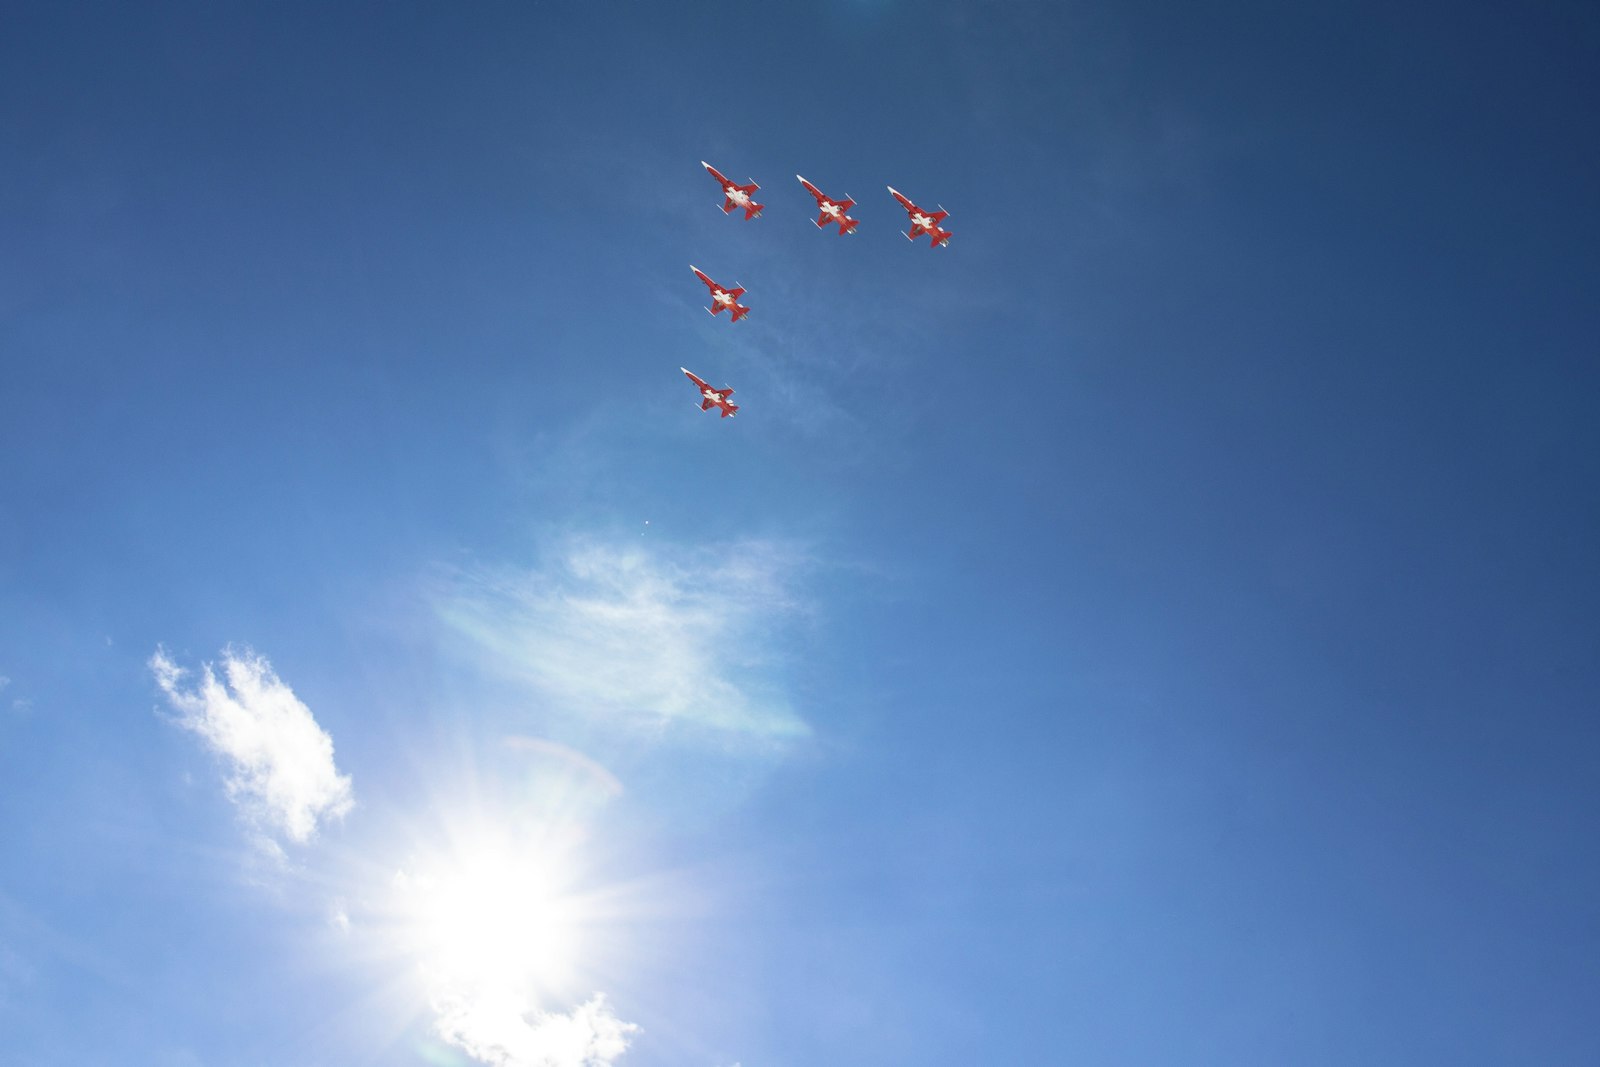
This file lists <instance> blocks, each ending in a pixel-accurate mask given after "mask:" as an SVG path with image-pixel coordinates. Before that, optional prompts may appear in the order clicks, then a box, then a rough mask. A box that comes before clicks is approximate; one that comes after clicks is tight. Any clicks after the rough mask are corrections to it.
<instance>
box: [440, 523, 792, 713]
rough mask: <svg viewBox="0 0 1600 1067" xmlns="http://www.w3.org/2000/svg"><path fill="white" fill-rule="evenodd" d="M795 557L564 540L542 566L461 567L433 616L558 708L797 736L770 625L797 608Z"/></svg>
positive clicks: (754, 549) (780, 549)
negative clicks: (779, 675)
mask: <svg viewBox="0 0 1600 1067" xmlns="http://www.w3.org/2000/svg"><path fill="white" fill-rule="evenodd" d="M803 562H804V559H803V556H802V555H801V554H799V553H798V552H796V551H794V550H793V549H792V548H790V547H788V546H784V545H780V544H775V543H772V542H744V543H740V544H735V545H729V546H724V547H721V548H716V549H713V550H710V551H706V552H704V553H699V554H694V555H680V556H674V555H672V554H671V553H670V551H668V550H661V549H647V548H639V547H629V548H619V547H613V546H609V545H605V544H599V543H593V542H585V543H572V544H569V545H568V546H567V548H566V549H565V551H563V552H561V553H559V554H558V556H557V559H556V560H555V562H554V563H553V564H552V565H551V566H548V567H546V568H544V569H541V570H531V571H518V570H497V571H480V572H476V573H469V574H463V575H460V576H459V581H458V582H457V583H456V584H455V585H454V586H453V587H451V588H450V589H449V590H448V591H447V592H446V594H445V595H444V596H443V597H442V598H441V602H440V613H441V616H442V617H443V618H444V619H445V620H446V621H447V622H448V623H449V624H450V625H451V626H452V627H453V628H455V629H456V630H457V631H458V632H459V633H461V634H463V635H465V636H466V637H468V638H469V639H470V640H471V642H472V644H473V647H474V648H475V649H476V650H477V651H478V652H479V653H480V654H481V656H482V658H483V660H484V664H485V666H487V667H488V668H489V669H491V670H493V671H495V672H497V673H499V674H501V675H503V676H506V677H511V678H514V679H516V680H518V681H521V682H524V683H526V684H528V685H529V686H530V687H532V688H534V689H535V690H537V691H538V692H540V693H542V694H543V695H545V696H546V697H547V698H549V699H550V700H551V702H552V704H553V705H554V706H556V707H557V708H564V709H567V710H572V711H584V712H587V713H591V714H592V713H615V714H620V715H631V716H635V717H646V718H653V719H656V720H658V721H663V722H665V723H668V724H674V723H677V724H684V725H695V726H700V727H710V728H714V729H716V730H719V731H723V732H728V733H744V734H749V735H755V736H761V737H767V738H784V737H798V736H803V735H804V734H806V733H808V732H809V731H808V728H807V726H806V724H805V722H804V721H803V720H802V719H801V718H800V716H799V715H798V714H796V712H795V711H794V709H793V708H792V707H790V705H789V702H788V700H787V698H786V696H785V695H784V694H783V692H782V690H781V687H780V685H779V684H778V683H777V680H776V677H775V675H776V670H777V668H778V667H779V660H780V657H779V656H778V654H777V640H776V634H777V630H778V629H779V627H780V626H781V625H782V624H783V623H784V621H785V620H786V619H787V618H789V617H790V616H792V615H793V614H794V613H795V612H796V611H797V610H798V609H799V608H800V602H799V600H798V598H797V597H796V596H795V594H794V592H793V589H794V585H795V582H796V579H797V575H798V573H799V571H800V570H801V569H802V567H803Z"/></svg>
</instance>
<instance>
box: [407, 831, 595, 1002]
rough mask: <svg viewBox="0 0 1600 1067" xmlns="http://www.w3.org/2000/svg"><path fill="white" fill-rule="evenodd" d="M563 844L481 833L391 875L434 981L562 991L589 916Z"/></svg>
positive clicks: (413, 941) (410, 935) (416, 949)
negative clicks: (539, 844) (532, 843)
mask: <svg viewBox="0 0 1600 1067" xmlns="http://www.w3.org/2000/svg"><path fill="white" fill-rule="evenodd" d="M573 874H574V872H573V871H572V870H571V866H570V863H569V862H568V860H567V859H566V857H565V856H564V854H563V850H557V849H551V848H539V849H537V850H531V849H530V847H529V846H528V845H527V844H525V843H522V842H518V841H514V840H511V839H509V838H505V837H502V836H499V835H482V836H479V837H477V838H475V839H474V840H473V841H471V843H470V844H469V843H463V844H462V846H461V847H458V848H453V849H451V850H449V851H448V853H446V854H445V855H441V856H437V857H430V858H427V859H425V860H423V861H422V862H420V863H419V864H418V865H417V867H416V868H415V870H404V871H401V872H400V873H399V874H398V875H397V876H396V878H395V889H396V892H397V893H398V894H399V896H400V898H401V899H400V908H399V909H398V910H399V911H400V913H401V914H402V915H403V916H404V917H405V921H404V923H403V929H404V937H405V939H406V940H407V941H408V942H409V947H410V949H411V951H412V953H413V954H414V955H415V957H416V958H417V960H418V961H419V962H420V963H421V966H422V968H423V970H424V972H426V975H427V976H428V978H429V979H430V984H438V983H444V984H447V985H449V986H452V987H464V988H473V989H487V988H491V987H493V988H527V989H529V990H530V991H536V992H539V993H557V992H560V991H562V990H563V989H565V988H567V987H569V986H570V985H571V983H572V982H573V980H574V979H575V977H576V976H575V973H574V969H575V967H576V963H577V960H578V958H579V952H580V948H581V946H580V944H579V930H580V927H581V926H582V923H583V916H582V915H581V914H580V913H579V912H580V910H581V909H580V907H579V904H578V899H577V898H576V897H575V896H573V895H571V894H570V893H569V890H570V888H571V881H572V876H573Z"/></svg>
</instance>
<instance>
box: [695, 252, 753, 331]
mask: <svg viewBox="0 0 1600 1067" xmlns="http://www.w3.org/2000/svg"><path fill="white" fill-rule="evenodd" d="M689 269H690V270H692V271H694V276H695V277H696V278H699V279H700V280H701V281H703V282H705V283H706V288H707V289H710V290H711V306H710V307H708V308H706V310H707V311H709V312H711V314H713V315H718V314H721V313H722V309H723V308H727V309H728V310H730V311H732V312H733V318H732V319H731V320H730V321H732V322H738V321H739V320H740V319H742V318H744V317H745V316H746V315H748V314H750V309H749V308H747V307H745V306H744V305H743V304H741V303H739V298H740V297H741V296H743V295H744V288H743V287H739V288H736V289H724V288H723V287H722V286H720V285H718V284H717V283H716V282H714V281H712V280H711V279H710V278H707V277H706V276H705V275H704V274H702V273H701V272H700V268H699V267H697V266H695V265H694V264H693V263H691V264H689Z"/></svg>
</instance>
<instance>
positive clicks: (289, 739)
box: [150, 648, 354, 845]
mask: <svg viewBox="0 0 1600 1067" xmlns="http://www.w3.org/2000/svg"><path fill="white" fill-rule="evenodd" d="M221 669H222V679H219V678H218V677H217V674H216V672H215V671H213V669H212V665H211V664H209V663H208V664H205V665H203V666H202V667H201V669H200V677H199V684H198V685H196V686H193V687H186V686H185V684H184V683H185V679H186V678H187V676H188V673H189V672H187V671H185V670H184V669H182V668H181V667H179V666H177V665H176V664H175V663H173V661H172V659H171V657H170V656H168V655H167V653H166V650H165V649H160V648H158V649H156V652H155V655H153V656H151V657H150V670H151V672H152V673H153V674H154V675H155V678H156V683H157V684H158V685H160V686H161V689H162V691H163V692H165V693H166V695H167V700H168V702H169V703H171V705H172V707H173V709H174V710H176V711H177V712H178V713H179V715H180V716H181V717H180V718H179V720H178V721H179V724H180V725H182V726H183V727H184V728H185V729H188V730H192V731H194V732H195V733H197V734H199V735H200V736H201V737H202V738H203V739H204V740H205V742H206V743H207V745H209V746H210V747H211V749H212V751H214V752H216V753H217V754H218V755H219V756H221V757H223V759H224V760H225V761H226V762H227V764H228V772H227V782H226V784H227V789H228V795H229V797H231V798H232V799H233V802H234V803H235V804H236V805H238V807H239V809H240V810H241V811H242V812H244V814H245V815H246V817H247V818H249V819H250V820H251V821H252V822H254V823H256V824H257V825H259V826H261V827H262V828H263V829H265V830H266V831H267V832H269V833H281V834H282V835H284V836H285V837H287V838H288V839H289V840H290V841H293V842H296V843H299V844H304V843H305V842H307V841H309V840H310V839H311V838H312V836H314V835H315V833H316V830H317V824H318V822H319V821H326V820H328V819H338V818H342V817H343V816H344V814H345V813H346V812H348V811H349V810H350V807H351V805H352V804H353V803H354V795H353V793H352V791H351V788H350V778H349V777H348V776H347V775H341V774H340V773H339V770H338V768H337V767H335V766H334V762H333V738H331V737H329V736H328V734H327V732H326V731H325V730H323V729H322V728H321V727H320V726H318V725H317V721H316V719H315V718H313V717H312V715H311V709H310V708H308V707H306V706H305V704H303V703H301V701H300V700H299V699H298V698H296V697H295V695H294V691H293V690H292V689H290V688H289V687H288V686H287V685H285V684H284V683H283V682H282V681H280V680H279V679H278V676H277V675H276V674H275V673H273V670H272V665H271V664H270V663H268V662H267V661H266V659H264V658H263V657H261V656H258V655H256V654H255V653H253V652H251V651H249V650H247V649H245V650H236V649H232V648H229V649H228V650H226V651H225V652H224V653H223V656H222V663H221ZM270 843H271V844H273V845H276V842H270Z"/></svg>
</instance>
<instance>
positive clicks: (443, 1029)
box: [434, 988, 639, 1067]
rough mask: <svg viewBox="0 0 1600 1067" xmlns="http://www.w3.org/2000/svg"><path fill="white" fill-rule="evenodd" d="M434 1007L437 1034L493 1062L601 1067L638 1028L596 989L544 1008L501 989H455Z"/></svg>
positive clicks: (510, 1066) (505, 1066)
mask: <svg viewBox="0 0 1600 1067" xmlns="http://www.w3.org/2000/svg"><path fill="white" fill-rule="evenodd" d="M434 1010H435V1011H436V1012H437V1013H438V1016H439V1018H438V1020H437V1021H436V1022H435V1024H434V1025H435V1027H436V1029H437V1031H438V1033H439V1036H440V1037H442V1038H444V1040H446V1041H448V1042H450V1043H451V1044H452V1045H455V1046H456V1047H457V1048H460V1049H461V1050H462V1051H464V1052H466V1053H467V1055H469V1056H471V1057H472V1058H474V1059H476V1060H480V1061H482V1062H483V1063H488V1064H492V1065H494V1067H607V1065H609V1064H611V1063H613V1062H615V1061H616V1059H617V1058H618V1057H619V1056H621V1055H622V1054H623V1053H624V1052H626V1051H627V1049H628V1039H629V1036H630V1035H631V1034H633V1033H635V1032H637V1031H638V1029H639V1027H638V1026H637V1025H635V1024H634V1023H628V1022H623V1021H622V1020H621V1019H619V1018H617V1016H616V1015H615V1014H614V1013H613V1012H612V1011H611V1008H610V1006H609V1005H607V1004H606V1001H605V997H604V996H602V995H601V994H599V993H596V994H595V995H594V996H593V997H590V998H589V1000H587V1001H586V1002H584V1003H583V1004H581V1005H579V1006H578V1007H576V1008H574V1009H573V1010H572V1011H570V1012H544V1011H534V1010H530V1008H529V1007H528V1005H527V1002H526V1001H525V999H524V998H522V997H520V996H518V995H517V994H516V993H515V992H513V991H512V990H510V989H506V988H496V989H478V990H473V991H470V992H467V991H462V990H455V991H451V992H448V993H445V994H442V995H440V996H438V997H436V999H435V1001H434Z"/></svg>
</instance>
